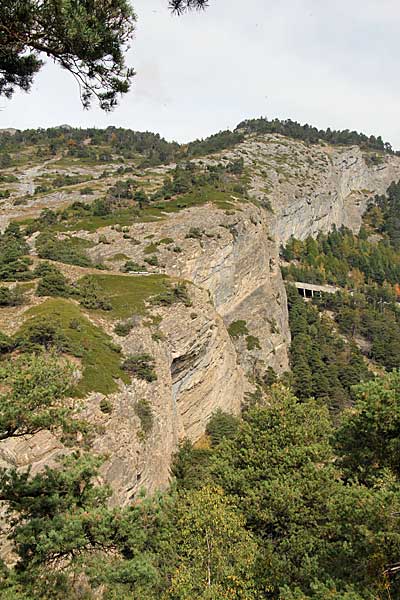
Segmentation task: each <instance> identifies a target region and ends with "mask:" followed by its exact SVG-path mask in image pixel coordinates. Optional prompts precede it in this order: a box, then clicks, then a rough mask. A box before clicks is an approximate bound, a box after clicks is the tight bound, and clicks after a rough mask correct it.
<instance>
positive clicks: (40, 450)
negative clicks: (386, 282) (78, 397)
mask: <svg viewBox="0 0 400 600" xmlns="http://www.w3.org/2000/svg"><path fill="white" fill-rule="evenodd" d="M50 133H51V135H49V136H47V135H46V134H45V133H44V132H38V133H37V134H34V133H31V134H30V135H28V134H25V136H24V135H23V134H21V138H22V139H21V140H17V139H16V136H15V135H13V136H8V135H7V134H5V135H3V138H2V139H3V146H4V150H3V159H2V161H3V164H4V163H5V162H7V160H8V161H9V162H10V166H9V167H8V168H4V169H3V170H2V180H3V183H2V184H1V191H0V193H2V195H3V196H8V193H10V195H9V196H8V197H4V199H3V201H2V205H1V207H0V219H1V222H2V223H3V228H4V227H5V226H6V224H7V223H11V222H17V223H20V224H21V227H22V231H23V232H25V235H26V240H27V243H28V246H29V255H30V257H31V260H32V261H33V264H32V267H27V268H28V269H30V270H31V271H32V268H33V267H35V266H37V265H38V264H39V263H38V261H40V260H45V259H50V260H52V261H54V262H52V264H55V265H56V266H57V268H58V269H59V270H60V271H61V272H62V273H64V275H65V276H66V277H67V279H68V281H69V282H70V283H72V282H79V281H82V278H83V277H85V276H87V274H90V275H91V279H92V280H93V281H95V282H96V285H98V286H99V289H100V290H101V293H103V294H105V295H106V296H107V297H109V298H110V301H111V304H112V310H109V311H107V310H105V311H102V310H101V309H100V310H99V309H96V308H94V309H92V310H90V309H88V307H87V306H83V307H82V305H79V304H78V303H77V300H76V299H74V298H73V297H71V299H68V298H62V299H57V298H54V299H50V298H47V297H46V295H44V296H40V297H38V296H37V294H35V291H34V290H35V287H36V285H37V282H38V281H40V279H39V278H38V277H34V278H33V279H32V280H31V279H30V278H31V275H29V282H27V283H22V284H21V287H22V288H25V289H26V292H25V299H24V302H23V303H22V304H21V305H20V306H17V307H15V308H3V309H2V314H1V315H0V318H1V322H0V327H1V330H2V331H3V332H4V333H5V334H7V335H9V336H10V335H11V336H12V335H14V336H15V335H18V332H19V331H21V328H22V329H23V328H24V327H26V324H27V323H30V322H32V319H39V318H42V317H46V318H48V317H50V319H51V320H53V318H54V322H57V321H58V322H59V323H60V327H62V329H63V331H64V333H66V334H67V336H68V335H69V331H68V320H71V317H72V315H74V316H75V317H76V318H77V319H84V320H85V322H86V320H87V323H88V327H89V326H90V327H91V328H93V331H99V332H101V333H102V334H104V335H106V336H108V337H107V339H110V341H111V340H112V342H113V343H114V344H117V345H119V346H121V348H122V354H121V358H120V362H121V363H122V361H123V358H124V357H127V356H129V355H140V354H143V353H145V354H148V355H150V356H151V357H152V359H153V360H154V362H155V365H156V366H155V370H156V373H157V380H156V381H154V382H151V383H148V382H146V381H138V380H137V379H135V378H134V379H132V380H131V381H130V382H129V381H125V382H123V381H122V380H121V378H120V376H119V374H118V368H117V369H115V368H114V371H113V369H112V368H111V367H109V364H111V363H109V361H112V364H114V363H118V360H119V359H117V360H116V359H115V358H114V356H112V354H111V353H110V352H108V353H104V354H99V355H98V356H96V353H92V354H93V356H92V357H90V358H88V359H87V364H86V362H85V359H84V357H82V358H80V359H79V360H80V369H81V373H82V381H81V383H80V386H81V389H82V390H83V392H84V393H85V395H87V401H86V402H85V407H86V408H85V410H86V411H89V414H90V419H91V420H94V421H95V422H96V423H97V424H99V425H101V426H102V427H103V428H104V430H105V432H106V434H105V435H104V434H102V435H101V436H100V437H99V439H98V440H97V441H96V442H95V445H94V448H95V449H96V450H98V451H101V452H104V451H106V452H108V453H109V454H110V459H109V462H108V463H107V465H106V467H104V474H105V476H106V478H107V480H109V481H110V482H111V483H112V486H113V490H114V493H115V501H116V502H118V503H121V502H122V503H124V502H126V501H128V499H129V498H132V495H133V494H134V493H135V491H136V490H137V489H139V488H140V487H142V486H145V487H147V488H148V489H149V490H154V489H156V488H158V487H159V486H160V485H165V484H166V483H167V481H168V477H169V476H168V473H169V462H170V456H171V454H172V452H173V451H174V450H175V449H176V448H177V444H178V441H179V440H180V439H182V438H183V437H184V436H188V437H189V438H190V439H192V440H193V441H195V440H196V439H198V438H199V437H200V436H201V435H202V433H203V432H204V429H205V426H206V423H207V421H208V419H209V418H210V416H211V415H212V413H213V412H214V411H215V410H216V409H217V408H221V409H223V410H225V411H228V412H233V413H237V412H238V411H239V409H240V405H241V404H242V402H243V399H244V394H245V393H246V391H247V392H248V391H250V390H251V389H252V387H253V386H254V380H255V378H262V377H263V374H265V373H266V372H267V370H268V368H269V367H270V368H272V369H274V371H276V372H277V373H278V374H279V373H283V372H285V371H287V369H288V350H289V345H290V331H289V324H288V313H287V302H286V294H285V289H284V285H283V281H282V277H281V273H280V268H279V256H278V254H279V246H280V244H281V243H284V242H285V241H286V240H287V239H288V238H289V237H290V236H291V235H294V236H295V237H298V238H305V237H306V236H308V235H314V234H316V233H317V232H319V231H329V230H330V228H331V227H332V226H333V225H336V226H340V225H343V224H344V225H346V226H349V227H351V228H352V229H353V230H354V231H357V230H358V228H359V226H360V224H361V215H362V212H363V211H364V209H365V207H366V205H367V202H368V199H370V198H371V197H372V196H373V195H375V194H376V193H383V192H385V191H386V188H387V187H388V186H389V184H390V183H391V181H393V180H394V179H398V178H400V158H399V157H397V156H394V155H393V154H390V153H389V154H388V153H386V154H385V153H382V152H381V153H378V154H377V152H376V151H372V150H370V149H360V147H358V146H350V147H347V146H337V145H335V146H332V145H328V144H326V143H318V144H307V143H305V142H304V141H302V140H298V139H292V138H290V137H287V136H281V135H277V134H263V133H249V134H242V135H240V136H238V137H237V139H234V140H231V139H222V141H221V143H222V145H227V146H228V148H227V149H224V150H219V151H217V152H214V153H213V154H210V155H206V156H202V157H201V158H197V157H195V158H193V159H192V162H191V163H190V164H191V165H192V166H191V167H190V169H189V166H186V167H185V166H183V167H182V168H179V169H176V167H175V164H174V163H172V164H166V165H160V166H146V165H147V163H148V162H149V161H151V156H149V151H148V150H147V149H145V145H146V143H147V145H148V147H150V154H151V152H153V154H154V153H155V150H154V148H157V144H158V146H161V147H162V148H164V147H165V148H166V150H164V151H165V153H166V154H167V155H168V152H171V153H172V154H175V155H176V154H178V155H179V153H182V152H183V151H184V150H181V149H180V148H178V147H177V145H171V144H167V143H166V142H165V143H163V142H161V141H160V140H159V138H157V137H156V136H152V135H151V134H145V135H144V138H145V139H139V140H138V141H136V138H135V137H134V134H131V135H132V136H133V138H134V140H135V144H132V145H133V150H130V151H129V152H128V151H127V149H126V148H125V150H124V148H123V142H124V141H127V139H128V138H129V135H130V134H129V132H127V133H126V134H125V133H124V132H122V133H120V135H121V137H122V140H121V141H118V140H116V139H114V140H113V137H114V138H116V137H117V135H118V132H117V133H116V134H115V133H112V132H109V133H110V135H108V136H104V134H102V132H93V133H94V135H93V136H92V137H90V132H88V133H85V135H82V134H81V132H79V131H77V132H76V133H75V134H74V132H73V131H72V132H71V131H70V130H66V131H65V130H58V131H57V130H55V131H51V132H50ZM96 135H97V137H99V138H100V139H99V140H96ZM146 136H147V137H148V138H149V139H147V138H146ZM79 137H80V138H81V139H80V140H79V139H74V138H79ZM105 137H111V142H112V143H109V144H106V143H105V141H107V140H105V139H104V138H105ZM24 138H25V140H24ZM113 143H114V146H113ZM171 146H172V148H171ZM205 146H206V147H207V144H205ZM115 150H116V151H115ZM118 150H120V151H123V154H119V153H118ZM200 150H201V149H200ZM114 151H115V152H114ZM186 152H187V153H189V154H190V152H188V151H186ZM46 153H47V156H46ZM193 154H196V153H195V152H193ZM126 155H128V156H129V157H125V156H126ZM371 156H372V157H375V160H371ZM4 157H7V159H5V158H4ZM156 161H157V159H154V157H153V162H156ZM168 178H169V179H168ZM169 181H170V182H171V183H168V182H169ZM6 190H8V192H6ZM138 192H140V193H143V194H144V196H145V199H144V202H143V204H142V208H140V198H139V201H138V200H137V199H135V198H136V194H137V193H138ZM139 195H140V194H139ZM152 197H154V199H151V198H152ZM104 198H105V202H104V200H103V199H104ZM46 236H47V238H49V239H47V238H46ZM121 271H122V272H123V273H121ZM135 271H138V273H139V274H135ZM144 271H146V272H147V273H149V274H152V273H154V276H153V275H151V276H150V275H147V274H142V273H143V272H144ZM3 279H5V280H6V281H7V283H5V285H7V286H13V285H14V284H13V283H12V279H13V277H12V276H10V277H3ZM180 284H182V285H184V286H185V293H186V294H187V300H185V301H184V302H182V301H181V300H180V298H179V297H174V296H173V295H172V296H171V298H169V297H168V298H167V297H165V298H164V297H163V294H165V293H166V292H167V290H173V289H176V286H177V285H180ZM53 293H54V292H51V294H53ZM55 293H56V292H55ZM167 293H168V292H167ZM208 299H209V300H208ZM64 313H65V314H64ZM121 322H123V323H125V322H129V323H131V327H130V330H129V331H126V332H125V333H124V335H123V336H122V335H118V333H116V331H115V328H116V325H117V324H118V323H121ZM241 323H243V326H242V329H243V332H242V330H241V329H240V324H241ZM236 324H239V327H236V329H235V325H236ZM236 331H237V332H238V333H236ZM229 332H230V333H231V335H229ZM89 343H91V342H89ZM96 352H97V351H96ZM107 354H108V355H107ZM93 361H94V362H93ZM103 361H105V362H103ZM89 364H90V365H92V368H93V369H94V370H95V371H97V372H99V371H100V372H102V371H103V370H104V371H105V373H104V374H102V375H101V377H100V376H99V375H96V374H95V373H94V374H93V375H92V376H91V375H90V374H89V373H88V371H89ZM118 381H119V383H118ZM104 398H107V399H109V401H110V402H111V404H112V406H113V409H112V411H111V412H110V414H103V413H102V412H101V410H100V409H99V406H100V405H101V402H102V400H103V399H104ZM139 401H146V402H148V403H149V405H150V406H151V410H152V412H153V422H154V424H153V427H152V430H151V432H150V433H148V434H147V435H146V436H145V439H143V436H142V435H141V427H140V419H139V418H138V416H137V414H136V412H135V407H136V406H137V403H138V402H139ZM121 428H122V429H121ZM122 432H123V433H122ZM24 443H25V442H23V441H20V440H17V441H16V442H14V443H13V444H12V445H11V446H7V449H6V450H4V451H3V452H2V456H3V459H4V460H6V461H10V459H11V462H12V463H15V464H26V463H27V462H31V461H33V462H34V464H36V463H38V462H39V464H41V462H43V460H45V461H47V460H48V459H49V457H50V456H54V455H55V454H57V453H58V452H59V442H58V441H57V440H56V439H54V438H49V436H48V434H47V433H41V434H38V439H35V442H34V444H33V445H34V446H35V450H34V452H31V451H30V453H29V455H28V456H27V455H26V450H25V447H24ZM21 457H23V458H22V459H21ZM21 460H22V463H21Z"/></svg>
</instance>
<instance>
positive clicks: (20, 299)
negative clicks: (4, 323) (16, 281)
mask: <svg viewBox="0 0 400 600" xmlns="http://www.w3.org/2000/svg"><path fill="white" fill-rule="evenodd" d="M23 303H24V294H23V292H22V289H21V288H20V287H13V288H7V287H3V286H2V287H0V306H20V305H21V304H23Z"/></svg>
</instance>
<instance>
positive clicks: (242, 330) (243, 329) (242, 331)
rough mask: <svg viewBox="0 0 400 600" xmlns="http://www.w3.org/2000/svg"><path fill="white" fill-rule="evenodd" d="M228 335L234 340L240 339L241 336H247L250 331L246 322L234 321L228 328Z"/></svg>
mask: <svg viewBox="0 0 400 600" xmlns="http://www.w3.org/2000/svg"><path fill="white" fill-rule="evenodd" d="M228 333H229V335H230V336H231V337H232V338H238V337H239V336H241V335H247V334H248V333H249V331H248V329H247V324H246V321H241V320H239V321H232V323H231V324H230V325H229V327H228Z"/></svg>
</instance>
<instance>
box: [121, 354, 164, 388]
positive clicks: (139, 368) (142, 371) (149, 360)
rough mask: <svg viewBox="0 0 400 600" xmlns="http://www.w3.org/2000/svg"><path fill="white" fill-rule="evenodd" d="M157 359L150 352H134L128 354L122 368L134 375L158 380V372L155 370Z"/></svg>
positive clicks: (144, 378) (149, 380)
mask: <svg viewBox="0 0 400 600" xmlns="http://www.w3.org/2000/svg"><path fill="white" fill-rule="evenodd" d="M154 366H155V361H154V358H153V357H152V356H151V355H150V354H145V353H144V354H134V355H132V356H128V358H126V359H125V360H124V362H123V363H122V368H123V370H124V371H127V373H129V374H130V375H132V377H135V378H137V379H143V380H144V381H148V382H152V381H156V379H157V373H156V372H155V370H154Z"/></svg>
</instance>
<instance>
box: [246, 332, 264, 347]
mask: <svg viewBox="0 0 400 600" xmlns="http://www.w3.org/2000/svg"><path fill="white" fill-rule="evenodd" d="M246 347H247V350H254V349H255V348H257V349H258V350H260V349H261V345H260V340H259V339H258V337H255V336H254V335H248V336H247V337H246Z"/></svg>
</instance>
